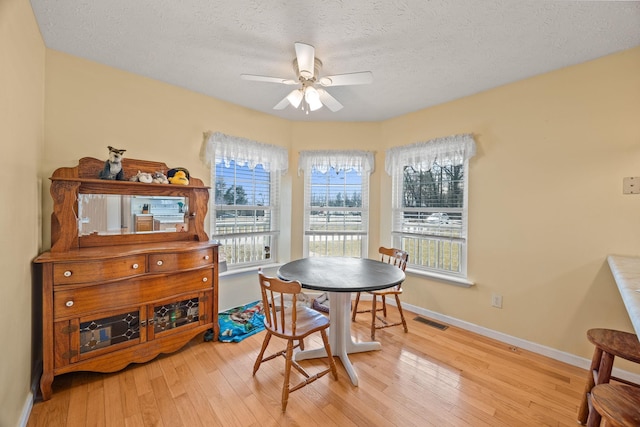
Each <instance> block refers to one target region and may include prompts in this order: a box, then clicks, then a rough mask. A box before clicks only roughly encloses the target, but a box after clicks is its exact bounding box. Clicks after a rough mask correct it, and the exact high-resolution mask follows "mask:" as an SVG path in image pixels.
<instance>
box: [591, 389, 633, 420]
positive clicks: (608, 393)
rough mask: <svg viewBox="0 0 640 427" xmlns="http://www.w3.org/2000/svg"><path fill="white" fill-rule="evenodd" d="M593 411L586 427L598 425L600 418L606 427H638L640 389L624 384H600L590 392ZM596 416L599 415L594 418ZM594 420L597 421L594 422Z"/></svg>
mask: <svg viewBox="0 0 640 427" xmlns="http://www.w3.org/2000/svg"><path fill="white" fill-rule="evenodd" d="M591 404H592V405H593V410H592V411H591V412H590V413H589V420H588V422H587V426H593V427H597V426H599V425H600V416H601V417H602V418H604V420H605V422H606V425H607V427H609V426H611V427H631V426H634V427H635V426H640V388H638V387H633V386H630V385H625V384H600V385H597V386H595V387H594V388H593V390H591ZM596 414H597V415H599V416H598V417H596ZM596 418H598V420H597V421H596Z"/></svg>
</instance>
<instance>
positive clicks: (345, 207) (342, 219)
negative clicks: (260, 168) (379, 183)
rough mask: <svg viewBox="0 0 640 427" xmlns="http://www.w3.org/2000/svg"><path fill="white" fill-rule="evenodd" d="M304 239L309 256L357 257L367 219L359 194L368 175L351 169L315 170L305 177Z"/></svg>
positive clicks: (365, 187) (365, 184)
mask: <svg viewBox="0 0 640 427" xmlns="http://www.w3.org/2000/svg"><path fill="white" fill-rule="evenodd" d="M305 180H306V182H307V185H306V187H305V188H306V189H305V192H306V194H305V200H306V203H307V206H306V208H305V213H306V218H305V238H306V249H307V251H308V255H309V256H353V257H361V256H362V253H363V246H365V245H366V236H367V229H368V225H367V219H366V215H365V214H366V211H365V209H366V206H364V201H363V193H364V194H365V195H366V193H365V192H366V191H368V175H364V176H363V175H362V174H358V173H357V172H355V171H353V170H349V171H344V170H340V171H336V170H335V169H334V168H331V169H330V170H329V171H328V172H327V173H321V172H319V171H318V170H317V169H313V170H312V171H310V172H309V176H308V177H306V178H305Z"/></svg>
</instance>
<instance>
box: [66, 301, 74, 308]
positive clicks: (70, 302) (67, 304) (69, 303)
mask: <svg viewBox="0 0 640 427" xmlns="http://www.w3.org/2000/svg"><path fill="white" fill-rule="evenodd" d="M64 305H66V306H67V307H73V301H67V302H65V303H64Z"/></svg>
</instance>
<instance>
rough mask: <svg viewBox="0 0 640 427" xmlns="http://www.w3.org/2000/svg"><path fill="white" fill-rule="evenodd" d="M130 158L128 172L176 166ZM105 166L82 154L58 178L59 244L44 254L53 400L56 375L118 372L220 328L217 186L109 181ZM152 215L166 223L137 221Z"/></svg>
mask: <svg viewBox="0 0 640 427" xmlns="http://www.w3.org/2000/svg"><path fill="white" fill-rule="evenodd" d="M122 164H123V170H124V174H125V177H127V178H128V177H131V176H135V175H136V174H137V172H138V171H143V172H155V171H162V172H164V173H167V171H168V167H167V166H166V165H165V164H164V163H158V162H150V161H144V160H135V159H123V161H122ZM103 166H104V161H102V160H98V159H93V158H82V159H80V161H79V164H78V166H76V167H73V168H60V169H57V170H56V171H55V172H54V173H53V176H52V177H51V196H52V197H53V213H52V216H51V250H50V251H49V252H45V253H43V254H41V255H40V256H39V257H37V258H36V259H35V261H34V267H35V268H34V270H35V274H34V277H35V286H36V293H37V294H36V295H34V300H36V301H37V300H39V299H40V298H41V299H42V301H41V307H40V304H39V306H38V307H36V308H35V310H34V312H35V313H36V316H37V317H41V319H38V320H37V321H38V322H40V321H41V325H42V331H41V335H42V337H41V338H42V339H41V342H42V354H41V357H42V376H41V378H40V390H41V392H42V398H43V399H44V400H47V399H49V398H50V397H51V393H52V387H51V385H52V382H53V379H54V377H55V376H56V375H59V374H63V373H67V372H73V371H95V372H114V371H117V370H120V369H123V368H124V367H126V366H127V365H129V364H130V363H140V362H145V361H148V360H150V359H153V358H154V357H156V356H157V355H159V354H161V353H169V352H173V351H176V350H178V349H180V348H181V347H183V346H184V345H185V344H187V342H189V341H190V340H191V339H193V338H194V337H195V336H196V335H198V334H200V333H202V332H205V331H207V330H208V329H212V330H213V339H214V340H215V339H217V337H218V314H217V313H218V246H217V244H215V243H211V242H209V238H208V236H207V234H206V232H205V230H204V219H205V216H206V214H207V207H208V200H209V188H208V187H205V186H204V185H203V183H202V181H201V180H200V179H197V178H194V177H190V179H189V185H173V184H145V183H140V182H131V181H112V180H101V179H98V178H97V177H98V174H99V172H100V171H101V170H102V168H103ZM150 215H153V216H154V220H153V222H154V223H156V224H157V227H158V229H154V227H151V228H149V227H145V228H142V227H141V225H140V224H141V223H142V222H141V221H140V220H137V219H138V218H145V220H146V219H147V218H149V216H150ZM146 221H148V220H146ZM136 222H137V224H136ZM136 225H137V227H136ZM34 341H36V342H37V340H34ZM36 358H38V357H37V356H36ZM37 362H39V360H37ZM36 365H38V363H36Z"/></svg>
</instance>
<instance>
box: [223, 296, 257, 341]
mask: <svg viewBox="0 0 640 427" xmlns="http://www.w3.org/2000/svg"><path fill="white" fill-rule="evenodd" d="M218 323H219V324H220V336H219V337H218V339H219V340H220V341H222V342H240V341H242V340H243V339H245V338H247V337H250V336H251V335H253V334H256V333H258V332H260V331H262V330H264V310H263V308H262V301H254V302H252V303H249V304H247V305H243V306H241V307H235V308H232V309H230V310H227V311H225V312H223V313H218Z"/></svg>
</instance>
